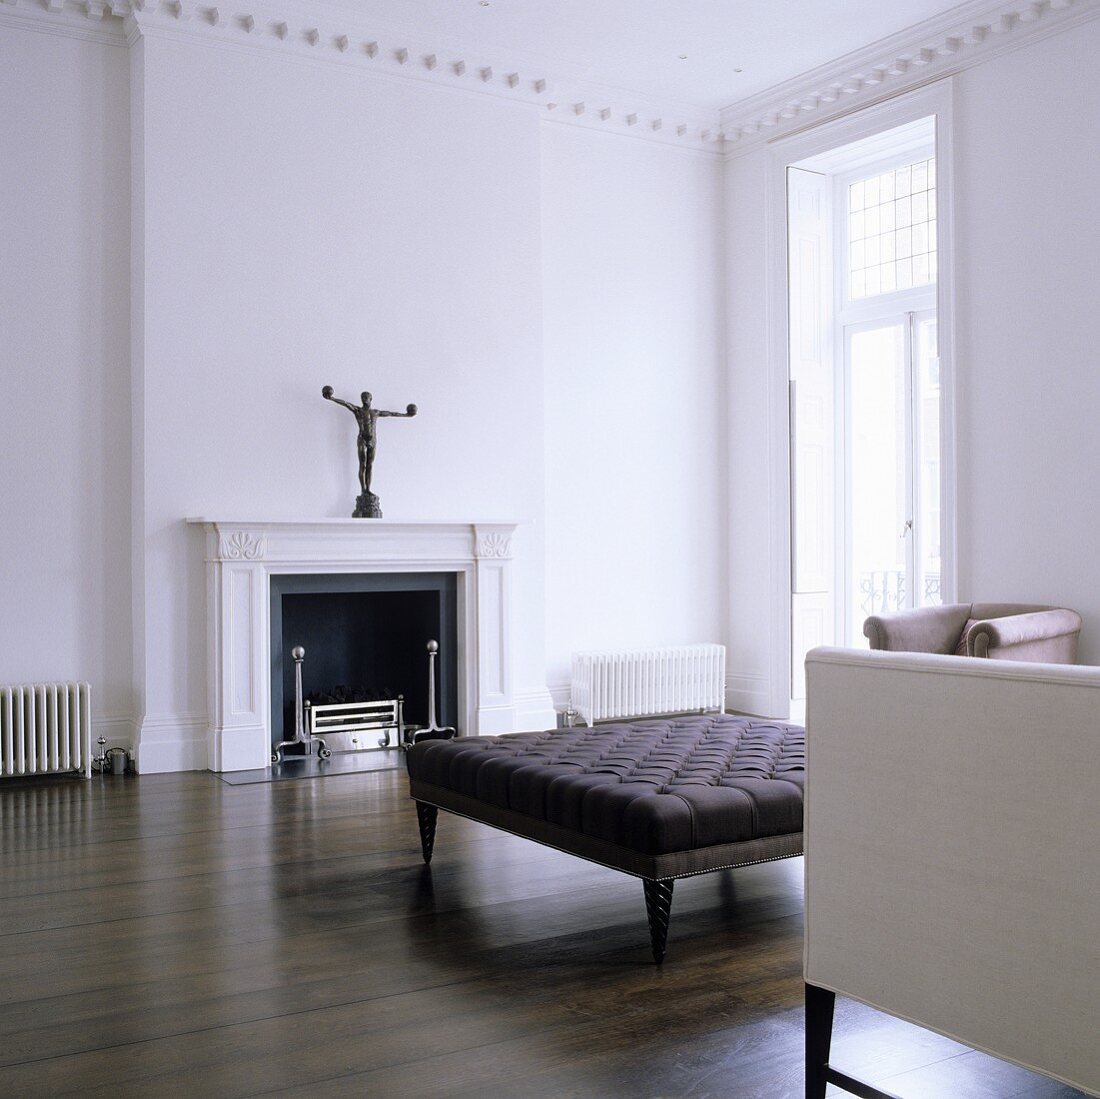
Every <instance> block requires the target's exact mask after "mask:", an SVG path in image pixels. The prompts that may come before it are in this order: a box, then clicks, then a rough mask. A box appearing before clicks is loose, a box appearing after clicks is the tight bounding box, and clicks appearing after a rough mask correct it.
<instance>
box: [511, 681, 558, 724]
mask: <svg viewBox="0 0 1100 1099" xmlns="http://www.w3.org/2000/svg"><path fill="white" fill-rule="evenodd" d="M515 704H516V732H517V733H524V732H540V731H541V730H543V729H553V728H556V726H557V723H558V715H557V710H556V709H555V706H554V698H553V696H552V695H551V693H550V690H549V689H548V688H547V687H534V688H532V689H531V690H527V691H517V692H516V693H515ZM563 708H564V707H563Z"/></svg>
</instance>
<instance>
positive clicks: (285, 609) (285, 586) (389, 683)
mask: <svg viewBox="0 0 1100 1099" xmlns="http://www.w3.org/2000/svg"><path fill="white" fill-rule="evenodd" d="M456 593H457V582H456V577H455V574H454V573H369V574H358V573H353V574H339V575H315V574H314V575H301V576H297V575H291V576H272V578H271V743H272V745H275V744H278V743H279V742H280V741H282V740H285V739H289V738H292V737H293V735H294V662H293V660H292V659H291V657H290V652H291V649H293V648H294V646H296V645H301V646H303V647H304V648H305V650H306V655H305V659H304V661H303V663H302V688H303V693H304V696H305V698H307V699H309V698H311V697H312V698H314V699H315V700H316V699H320V698H321V697H322V696H325V695H336V696H337V697H339V696H340V695H341V693H342V692H346V693H347V695H349V696H351V695H353V694H354V695H360V694H361V695H362V696H364V697H366V698H370V697H374V698H387V697H388V698H393V697H396V696H397V695H403V696H404V700H405V705H404V713H405V722H406V724H412V725H426V724H428V720H429V718H428V651H427V644H428V642H429V641H432V640H435V641H438V642H439V656H438V658H437V661H436V669H435V673H436V708H437V711H438V713H437V719H438V721H439V724H441V725H453V726H457V725H458V720H457V719H458V653H457V648H458V629H457V594H456ZM459 731H460V732H461V731H462V730H461V729H460V730H459ZM376 747H378V744H377V741H376V740H375V741H372V742H371V743H369V744H365V745H364V748H376ZM289 751H290V752H291V753H293V751H294V749H290V750H289Z"/></svg>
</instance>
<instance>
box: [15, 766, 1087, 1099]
mask: <svg viewBox="0 0 1100 1099" xmlns="http://www.w3.org/2000/svg"><path fill="white" fill-rule="evenodd" d="M801 874H802V866H801V860H797V859H792V860H787V861H786V862H782V863H771V864H768V865H764V866H758V867H750V868H746V869H743V870H739V871H736V872H727V873H719V874H712V875H709V876H707V877H704V878H697V879H691V880H688V881H684V882H680V883H679V884H678V885H677V888H676V897H675V900H674V904H673V921H672V930H671V934H670V940H669V955H668V959H667V961H666V964H665V965H664V967H663V968H660V969H658V968H657V967H655V966H654V965H653V964H652V961H651V958H650V953H649V945H648V935H647V931H646V924H645V915H644V909H643V903H642V891H641V886H640V883H638V882H636V881H635V880H633V879H631V878H627V877H625V876H623V875H620V874H616V873H612V872H611V871H605V870H602V869H600V868H599V867H594V866H590V865H588V864H586V863H583V862H580V861H579V860H577V859H574V858H571V857H569V856H567V855H561V854H558V853H556V852H553V851H548V850H546V849H543V848H540V847H537V846H536V845H534V844H531V843H527V842H525V841H523V840H519V839H515V838H512V837H509V836H506V835H503V834H502V833H499V832H495V831H492V830H491V829H488V828H485V827H482V826H480V825H476V824H472V823H470V822H468V821H464V820H459V819H457V818H453V817H449V816H444V815H442V814H441V817H440V825H439V834H438V837H437V842H436V855H435V861H434V863H433V865H432V868H431V870H430V871H429V870H427V869H425V868H424V867H423V865H422V863H421V859H420V852H419V843H418V839H417V827H416V819H415V814H414V813H413V811H412V808H411V803H410V802H409V800H408V797H407V791H406V779H405V776H404V774H403V773H401V772H388V773H375V774H362V775H347V776H337V777H332V778H326V779H316V780H303V781H300V782H282V783H274V784H269V785H257V786H237V787H233V786H229V785H226V784H225V783H223V782H221V781H219V780H218V779H217V778H216V777H214V776H213V775H209V774H184V775H151V776H144V777H141V778H136V777H126V778H103V779H100V778H96V779H94V780H92V781H91V782H81V781H73V780H56V781H42V780H37V781H33V782H24V781H20V782H17V783H12V782H10V781H6V782H5V783H3V784H0V1096H3V1097H8V1096H12V1097H16V1096H18V1097H25V1096H35V1095H42V1096H57V1095H65V1094H76V1093H79V1094H82V1095H102V1096H129V1095H142V1096H158V1097H159V1096H176V1095H178V1096H196V1095H199V1096H211V1097H222V1096H244V1095H259V1094H272V1093H278V1094H285V1095H300V1096H311V1097H312V1096H329V1095H370V1096H399V1097H402V1099H414V1097H421V1096H474V1095H477V1096H482V1097H486V1099H488V1097H490V1096H679V1095H692V1096H700V1097H707V1096H728V1097H746V1099H747V1097H760V1099H781V1097H783V1096H796V1095H798V1094H799V1093H800V1091H801V1087H802V1013H801V989H802V985H801V946H802V940H801V935H802V895H801ZM837 1025H838V1029H837V1036H836V1039H835V1041H834V1054H835V1056H834V1061H835V1063H837V1064H838V1065H839V1066H841V1067H843V1068H845V1069H846V1070H849V1071H852V1072H855V1073H857V1074H862V1075H864V1076H866V1077H867V1078H869V1079H870V1080H872V1081H873V1082H874V1083H876V1084H878V1085H879V1086H881V1087H885V1088H888V1089H889V1090H892V1091H895V1092H897V1093H899V1094H900V1095H902V1096H906V1097H910V1096H912V1097H914V1099H917V1097H919V1099H932V1097H940V1096H943V1097H951V1099H960V1097H968V1096H974V1097H998V1099H999V1097H1005V1099H1007V1097H1009V1096H1021V1097H1023V1096H1028V1097H1031V1099H1038V1097H1040V1096H1041V1097H1046V1099H1051V1097H1060V1099H1065V1097H1069V1096H1075V1095H1077V1093H1076V1092H1073V1091H1072V1090H1070V1089H1068V1088H1063V1087H1060V1086H1059V1085H1056V1084H1052V1083H1050V1082H1049V1081H1044V1080H1042V1079H1040V1078H1038V1077H1035V1076H1032V1075H1030V1074H1029V1073H1026V1072H1023V1071H1022V1070H1020V1069H1017V1068H1014V1067H1011V1066H1008V1065H1005V1064H1003V1063H1001V1062H999V1061H995V1060H993V1059H992V1058H989V1057H985V1056H982V1055H980V1054H976V1053H973V1052H970V1051H968V1050H965V1049H963V1048H962V1047H960V1046H958V1045H956V1044H954V1043H952V1042H949V1041H947V1040H945V1039H943V1038H940V1037H937V1036H935V1035H932V1034H929V1033H927V1032H925V1031H922V1030H918V1029H917V1028H914V1027H909V1026H907V1025H905V1024H902V1023H898V1022H896V1021H894V1020H891V1019H888V1018H886V1017H884V1016H882V1015H879V1014H877V1013H875V1012H872V1011H869V1010H867V1009H864V1008H862V1007H859V1006H858V1005H854V1004H842V1005H841V1006H840V1007H839V1008H838V1023H837Z"/></svg>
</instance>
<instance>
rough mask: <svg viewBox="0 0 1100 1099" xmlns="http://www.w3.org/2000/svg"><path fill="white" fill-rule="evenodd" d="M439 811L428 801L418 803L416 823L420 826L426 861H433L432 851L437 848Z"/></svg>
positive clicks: (421, 844) (422, 847)
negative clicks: (436, 825)
mask: <svg viewBox="0 0 1100 1099" xmlns="http://www.w3.org/2000/svg"><path fill="white" fill-rule="evenodd" d="M438 817H439V810H438V809H437V808H436V807H435V806H434V805H429V804H428V803H427V802H426V801H418V802H417V803H416V823H417V824H419V825H420V849H421V850H422V851H423V852H424V861H425V862H428V863H430V862H431V861H432V849H433V848H434V847H435V822H436V819H437V818H438Z"/></svg>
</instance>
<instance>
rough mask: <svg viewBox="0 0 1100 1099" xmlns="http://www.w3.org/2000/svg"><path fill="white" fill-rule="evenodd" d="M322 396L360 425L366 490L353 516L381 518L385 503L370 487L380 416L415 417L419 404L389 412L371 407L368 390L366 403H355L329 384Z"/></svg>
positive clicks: (362, 477)
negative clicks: (339, 393)
mask: <svg viewBox="0 0 1100 1099" xmlns="http://www.w3.org/2000/svg"><path fill="white" fill-rule="evenodd" d="M321 396H322V397H324V398H325V400H326V401H332V402H333V404H338V405H343V406H344V408H346V409H347V410H348V411H349V412H351V413H352V415H353V416H354V417H355V420H356V423H358V425H359V438H358V439H357V440H356V444H357V446H358V449H359V488H360V489H361V490H362V491H361V492H360V494H359V496H358V497H356V500H355V511H353V512H352V516H351V517H352V518H353V519H381V518H382V502H381V501H380V500H379V499H378V497H377V496H376V495H375V494H374V493H373V492H371V490H370V477H371V472H372V470H373V469H374V452H375V450H376V449H377V447H378V417H379V416H402V417H404V416H415V415H416V405H414V404H410V405H406V406H405V411H404V412H385V411H383V410H382V409H379V408H372V407H371V395H370V394H369V393H366V392H364V393H363V395H362V400H363V404H362V406H360V405H353V404H352V403H351V402H350V401H342V400H340V398H339V397H334V396H333V395H332V386H331V385H326V386H325V387H324V389H322V390H321Z"/></svg>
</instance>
